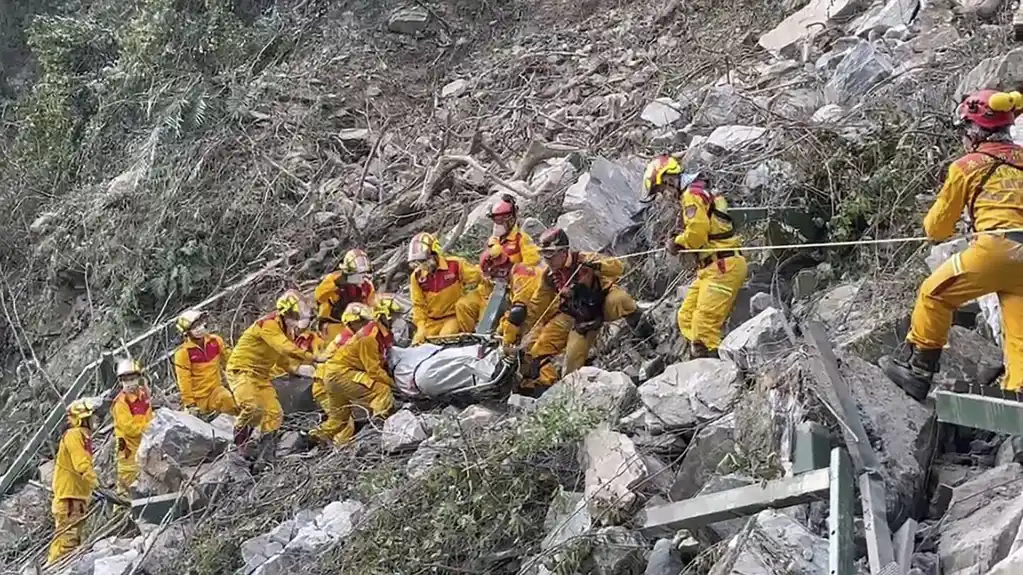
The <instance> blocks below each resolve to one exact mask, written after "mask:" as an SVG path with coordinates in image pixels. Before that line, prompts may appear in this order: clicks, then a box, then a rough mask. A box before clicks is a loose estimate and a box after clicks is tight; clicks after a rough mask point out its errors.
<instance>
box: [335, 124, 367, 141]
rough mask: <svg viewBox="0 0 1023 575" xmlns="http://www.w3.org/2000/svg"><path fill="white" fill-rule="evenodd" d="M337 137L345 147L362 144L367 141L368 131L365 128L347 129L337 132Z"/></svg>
mask: <svg viewBox="0 0 1023 575" xmlns="http://www.w3.org/2000/svg"><path fill="white" fill-rule="evenodd" d="M337 137H338V139H339V140H341V141H342V142H344V143H345V144H346V145H349V144H363V143H366V142H367V141H368V140H369V130H367V129H366V128H347V129H344V130H341V131H340V132H338V133H337Z"/></svg>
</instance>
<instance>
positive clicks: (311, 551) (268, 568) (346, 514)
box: [240, 500, 365, 575]
mask: <svg viewBox="0 0 1023 575" xmlns="http://www.w3.org/2000/svg"><path fill="white" fill-rule="evenodd" d="M364 513H365V506H364V505H363V504H362V503H360V502H358V501H354V500H344V501H334V502H333V503H330V504H329V505H327V506H326V507H324V508H323V509H321V510H319V511H313V510H309V509H303V510H301V511H299V512H298V513H296V514H295V518H294V519H289V520H287V521H284V522H282V523H281V524H280V525H278V526H277V527H275V528H273V529H272V530H270V531H269V532H267V533H264V534H262V535H257V536H256V537H253V538H251V539H247V540H246V541H244V542H242V544H241V549H240V551H241V556H242V561H243V562H244V564H245V569H244V572H245V573H254V574H255V573H259V574H261V575H270V574H271V573H285V572H287V569H288V568H290V567H292V566H293V565H294V563H295V562H296V560H297V559H298V558H300V557H308V556H312V555H315V554H317V553H320V552H322V551H323V550H324V549H326V548H328V547H330V546H332V545H336V544H338V543H339V542H340V541H342V540H343V539H344V538H345V537H347V536H348V535H350V534H351V533H352V532H353V531H354V530H355V526H356V525H357V524H358V522H359V520H360V519H361V518H362V516H363V514H364Z"/></svg>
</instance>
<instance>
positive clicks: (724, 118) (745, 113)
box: [693, 84, 754, 127]
mask: <svg viewBox="0 0 1023 575" xmlns="http://www.w3.org/2000/svg"><path fill="white" fill-rule="evenodd" d="M753 114H754V107H753V105H752V104H751V103H750V101H749V99H748V98H747V97H746V96H745V95H744V94H742V93H741V92H740V91H739V90H738V88H736V87H735V86H733V85H731V84H722V85H720V86H714V87H711V88H709V89H708V90H707V93H706V95H704V97H703V102H702V103H701V104H700V108H699V109H698V110H697V111H696V114H695V115H694V116H693V125H694V126H714V127H717V126H723V125H726V124H735V123H736V122H742V121H744V120H746V119H747V118H749V117H751V116H752V115H753Z"/></svg>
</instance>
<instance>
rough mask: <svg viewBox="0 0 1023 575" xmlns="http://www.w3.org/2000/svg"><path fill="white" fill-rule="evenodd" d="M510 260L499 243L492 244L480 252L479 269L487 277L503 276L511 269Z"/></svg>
mask: <svg viewBox="0 0 1023 575" xmlns="http://www.w3.org/2000/svg"><path fill="white" fill-rule="evenodd" d="M511 268H512V261H511V259H509V258H508V254H506V253H504V249H503V248H502V247H501V244H494V245H492V246H490V247H489V248H487V249H485V250H483V253H482V254H480V270H482V271H483V275H485V276H488V277H498V278H503V277H505V276H507V275H508V272H509V271H511Z"/></svg>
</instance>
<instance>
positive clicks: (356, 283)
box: [313, 249, 374, 341]
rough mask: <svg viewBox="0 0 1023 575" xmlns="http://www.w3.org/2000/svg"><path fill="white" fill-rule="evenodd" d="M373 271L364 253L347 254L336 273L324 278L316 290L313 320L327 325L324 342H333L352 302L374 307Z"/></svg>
mask: <svg viewBox="0 0 1023 575" xmlns="http://www.w3.org/2000/svg"><path fill="white" fill-rule="evenodd" d="M373 295H374V288H373V267H372V265H371V264H370V261H369V256H368V255H366V252H364V251H362V250H359V249H354V250H348V251H347V252H346V253H345V255H344V257H343V258H342V259H341V263H340V264H339V265H338V270H337V271H336V272H333V273H330V274H327V275H326V276H324V277H323V279H322V280H320V284H319V285H317V286H316V290H315V291H314V292H313V297H314V298H315V299H316V305H317V310H316V317H317V318H318V319H319V320H320V322H321V323H325V324H326V328H325V329H326V336H325V337H326V338H327V340H328V341H329V340H332V339H334V336H336V335H337V334H338V333H339V332H340V331H341V330H342V329H344V325H343V324H342V322H341V314H343V313H344V311H345V308H347V307H348V304H350V303H352V302H360V303H364V304H367V305H372V304H373Z"/></svg>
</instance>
